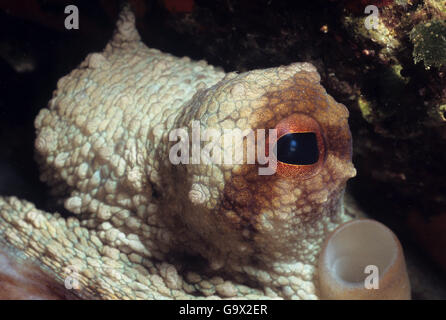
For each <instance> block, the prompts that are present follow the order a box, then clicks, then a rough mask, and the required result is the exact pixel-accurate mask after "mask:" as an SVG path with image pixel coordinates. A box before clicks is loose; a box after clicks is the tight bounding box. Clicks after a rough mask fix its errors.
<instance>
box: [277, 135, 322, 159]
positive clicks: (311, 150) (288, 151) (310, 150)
mask: <svg viewBox="0 0 446 320" xmlns="http://www.w3.org/2000/svg"><path fill="white" fill-rule="evenodd" d="M276 157H277V160H278V161H280V162H283V163H287V164H294V165H310V164H315V163H316V162H317V161H318V159H319V149H318V147H317V137H316V134H315V133H314V132H297V133H288V134H286V135H284V136H282V137H280V139H279V140H278V141H277V154H276Z"/></svg>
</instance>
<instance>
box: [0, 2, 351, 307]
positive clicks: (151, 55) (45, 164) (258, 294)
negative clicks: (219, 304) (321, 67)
mask: <svg viewBox="0 0 446 320" xmlns="http://www.w3.org/2000/svg"><path fill="white" fill-rule="evenodd" d="M319 82H320V77H319V74H318V73H317V71H316V68H315V67H314V66H313V65H311V64H310V63H294V64H291V65H288V66H281V67H276V68H270V69H264V70H253V71H249V72H244V73H235V72H231V73H225V72H223V71H221V70H220V69H218V68H215V67H213V66H210V65H208V64H207V63H206V62H204V61H198V62H196V61H191V59H189V58H187V57H185V58H177V57H174V56H172V55H170V54H166V53H162V52H160V51H159V50H156V49H150V48H148V47H147V46H146V45H145V44H144V43H143V42H142V41H141V39H140V36H139V34H138V32H137V30H136V28H135V18H134V15H133V13H132V12H131V10H130V8H129V7H125V8H124V9H123V10H122V12H121V14H120V17H119V20H118V22H117V27H116V30H115V33H114V35H113V37H112V39H111V41H110V42H109V43H108V44H107V46H106V47H105V49H104V50H103V52H100V53H91V54H89V55H88V56H87V57H86V58H85V60H84V61H83V62H82V63H81V64H80V65H79V66H78V68H76V69H75V70H73V71H72V72H71V73H69V74H68V75H66V76H64V77H63V78H61V79H60V80H59V81H58V83H57V89H56V90H55V91H54V94H53V98H52V99H51V100H50V101H49V103H48V106H47V108H44V109H42V110H41V111H40V113H39V115H38V116H37V118H36V119H35V127H36V140H35V150H36V161H37V162H38V164H39V167H40V168H41V175H40V178H41V180H42V181H44V182H46V183H47V184H48V185H49V186H50V187H51V189H52V192H53V195H54V197H55V199H59V200H61V201H63V205H64V207H65V208H66V209H67V210H68V211H69V212H70V214H69V215H62V214H60V213H57V212H56V213H48V212H45V211H42V210H40V209H38V208H36V207H35V206H34V205H33V204H32V203H30V202H28V201H25V200H21V199H18V198H16V197H1V196H0V247H1V248H2V249H1V251H0V261H1V260H2V259H3V260H5V259H6V260H7V261H9V262H8V263H10V265H12V264H13V263H16V264H18V265H20V266H22V267H23V268H25V267H26V266H35V270H34V271H33V272H37V273H38V274H39V275H40V277H41V278H42V279H44V278H45V279H47V281H40V283H44V284H43V286H45V287H46V288H51V289H52V290H53V291H54V290H56V289H55V288H58V289H57V290H59V291H60V292H64V290H65V291H66V292H68V293H61V294H62V295H67V294H70V295H72V296H73V297H79V298H85V299H197V298H198V299H199V298H211V299H218V298H248V299H261V298H263V299H271V298H272V299H275V298H283V299H318V298H320V286H319V282H318V267H317V263H318V257H319V254H320V252H321V248H322V246H323V243H324V241H325V239H326V237H327V235H328V234H329V233H330V232H332V231H333V230H334V229H336V227H338V226H339V225H340V224H342V223H344V222H347V221H348V220H350V219H351V218H350V217H349V216H348V215H347V214H346V213H345V212H344V208H343V195H344V189H345V186H346V182H347V180H348V179H349V178H352V177H354V176H355V174H356V171H355V169H354V166H353V164H352V161H351V158H352V147H351V134H350V130H349V126H348V115H349V114H348V111H347V109H346V107H345V106H344V105H342V104H340V103H337V102H336V101H335V100H334V99H333V98H332V97H331V96H330V95H328V94H327V93H326V91H325V89H324V88H323V87H322V86H321V85H320V83H319ZM194 126H195V129H198V130H199V131H198V134H197V133H194V132H192V134H188V133H189V132H190V129H191V128H193V127H194ZM180 129H181V130H180ZM208 129H215V130H216V131H218V132H223V134H221V135H219V136H217V137H216V138H215V137H214V140H213V141H214V142H216V143H215V144H214V145H215V146H217V147H216V148H215V149H213V150H214V151H213V154H214V155H216V154H218V153H219V152H220V154H226V153H227V152H232V153H233V154H238V155H240V154H242V158H243V160H244V161H243V162H242V163H226V162H218V161H205V160H206V159H207V160H209V159H208V158H206V157H204V156H203V152H202V153H199V154H198V157H197V156H195V158H194V156H193V157H192V160H191V161H190V162H189V163H188V161H187V160H188V159H185V158H183V156H185V155H186V156H187V155H188V152H189V151H188V150H189V148H188V147H189V146H190V141H189V140H190V139H189V140H187V139H186V138H190V137H191V136H192V140H193V138H194V137H195V138H197V137H198V139H199V140H200V139H201V140H202V141H209V140H211V138H210V137H203V134H200V132H201V133H203V132H206V130H208ZM270 129H275V130H276V131H275V132H277V136H276V137H274V135H273V134H272V133H271V134H270V133H269V132H270V131H268V130H270ZM231 130H232V131H234V130H240V131H241V132H247V131H250V132H251V131H252V132H263V133H265V135H264V136H263V138H262V135H258V136H257V137H255V140H253V141H255V142H259V141H260V142H262V141H264V144H263V145H264V150H263V149H262V148H261V147H256V148H257V151H258V150H260V151H262V150H263V151H265V152H264V153H265V155H267V156H268V158H269V159H270V162H269V164H271V163H273V164H274V169H275V170H274V172H273V173H272V174H271V173H270V174H260V172H261V169H265V168H267V166H268V163H266V164H265V162H263V163H261V162H260V160H259V159H260V157H259V156H258V155H259V152H258V153H257V156H256V159H255V163H254V164H252V163H245V162H246V161H245V160H247V157H248V156H247V155H246V154H244V155H243V150H244V148H246V147H247V145H248V139H244V140H242V141H241V142H240V143H232V144H223V143H222V144H220V143H219V142H221V141H223V140H224V138H225V134H226V133H227V132H230V131H231ZM262 130H263V131H262ZM192 131H193V130H192ZM208 131H209V130H208ZM175 132H176V133H178V132H180V133H181V134H175ZM185 132H186V136H185V134H184V133H185ZM187 136H189V137H187ZM183 138H184V139H183ZM203 139H204V140H203ZM206 139H207V140H206ZM262 139H263V140H262ZM258 145H260V146H262V144H261V143H260V144H258ZM273 145H274V146H275V147H274V148H273V149H272V151H268V150H270V149H268V147H271V146H273ZM193 148H194V146H192V152H191V153H194V150H193ZM195 151H196V150H195ZM201 151H203V149H202V150H201ZM195 153H196V152H195ZM272 153H273V154H274V157H273V156H272ZM178 154H181V157H180V160H181V161H180V162H179V163H173V162H175V161H172V159H177V158H178V157H177V156H178ZM260 154H261V152H260ZM203 158H206V159H203ZM257 158H259V159H257ZM194 159H195V162H194ZM183 160H185V161H183ZM257 160H258V161H257ZM177 162H178V161H177ZM11 268H13V267H11ZM36 270H37V271H36ZM27 272H28V274H29V272H31V271H29V270H28V271H26V272H25V273H27ZM34 278H35V276H34ZM0 279H1V278H0ZM0 283H2V282H1V280H0ZM3 285H4V286H7V285H8V282H7V281H6V282H5V281H4V282H3ZM9 285H12V284H11V283H9ZM31 296H32V295H31Z"/></svg>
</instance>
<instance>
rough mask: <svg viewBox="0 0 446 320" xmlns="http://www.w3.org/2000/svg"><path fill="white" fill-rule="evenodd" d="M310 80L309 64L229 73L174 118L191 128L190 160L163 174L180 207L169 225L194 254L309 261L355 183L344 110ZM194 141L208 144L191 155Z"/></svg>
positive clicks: (259, 260) (260, 260) (313, 74)
mask: <svg viewBox="0 0 446 320" xmlns="http://www.w3.org/2000/svg"><path fill="white" fill-rule="evenodd" d="M319 80H320V78H319V75H318V73H317V72H316V69H315V68H314V67H313V66H312V65H311V64H308V63H296V64H292V65H290V66H287V67H279V68H273V69H267V70H262V71H251V72H247V73H243V74H239V75H237V74H234V73H232V74H228V75H227V76H226V77H225V78H224V79H223V80H222V81H220V82H219V83H217V84H216V85H214V86H213V87H211V88H209V89H207V90H203V91H199V92H198V93H196V94H195V96H194V98H193V99H192V100H191V102H190V103H189V106H188V107H187V108H185V110H184V112H183V113H182V114H181V115H179V117H178V118H177V119H176V125H178V127H189V128H192V139H191V140H192V141H191V143H190V145H189V146H191V148H189V150H192V152H191V157H190V159H191V161H190V162H189V163H188V164H182V165H179V166H172V169H171V170H175V171H176V172H175V174H173V175H170V176H175V177H177V186H180V185H182V186H183V187H179V188H178V190H184V191H183V192H184V194H183V195H182V196H183V197H184V199H185V201H183V207H182V208H181V210H179V211H177V212H181V214H178V215H175V219H176V221H177V222H178V221H179V223H180V224H182V226H183V227H185V228H184V229H186V230H188V233H190V234H193V235H194V237H195V240H198V241H197V242H199V243H200V245H194V246H193V247H194V248H200V249H199V251H200V253H201V254H203V255H205V256H210V255H212V256H213V257H215V256H223V257H225V258H224V259H226V260H228V259H229V260H234V259H236V260H243V261H244V262H245V263H246V262H248V263H268V262H272V261H278V260H279V261H287V260H290V259H292V260H299V261H302V260H303V261H305V260H307V261H308V260H313V259H314V256H315V254H316V253H317V250H316V248H318V247H319V246H320V244H321V242H322V241H323V239H324V235H325V233H326V232H327V230H328V229H330V227H331V226H334V225H335V222H336V220H337V219H339V216H340V215H341V214H342V201H341V200H342V196H343V191H344V188H345V184H346V181H347V180H348V179H349V178H351V177H353V176H354V175H355V169H354V167H353V165H352V162H351V149H352V147H351V135H350V131H349V127H348V121H347V119H348V111H347V109H346V108H345V107H344V106H343V105H342V104H339V103H337V102H335V101H334V99H333V98H332V97H330V96H329V95H328V94H327V93H326V92H325V90H324V88H323V87H322V86H321V85H320V84H319ZM194 129H196V130H195V131H194ZM197 130H198V131H199V132H198V133H197ZM194 137H195V138H196V140H195V142H196V141H197V140H200V141H201V142H203V140H204V141H208V143H207V144H205V145H204V146H202V144H199V146H198V147H197V146H195V148H194ZM173 144H174V143H173V142H171V144H170V147H171V148H172V147H174V145H173ZM171 150H173V149H171ZM197 150H198V155H197ZM174 151H175V152H176V151H178V150H174ZM183 155H184V154H183ZM194 157H195V161H194ZM237 157H238V161H237ZM228 160H229V161H228ZM231 160H232V161H231ZM179 181H183V182H179ZM183 184H184V185H183ZM180 193H181V191H178V192H177V193H176V195H175V196H176V197H178V196H180ZM170 201H173V199H170ZM313 251H314V253H313ZM247 260H248V261H247Z"/></svg>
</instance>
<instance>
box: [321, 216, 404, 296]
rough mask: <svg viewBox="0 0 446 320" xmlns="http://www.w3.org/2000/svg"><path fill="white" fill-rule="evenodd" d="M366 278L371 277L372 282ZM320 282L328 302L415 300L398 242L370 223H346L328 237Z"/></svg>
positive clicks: (366, 220) (384, 227)
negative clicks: (331, 300) (336, 300)
mask: <svg viewBox="0 0 446 320" xmlns="http://www.w3.org/2000/svg"><path fill="white" fill-rule="evenodd" d="M364 274H370V276H368V277H367V278H369V279H367V278H365V279H364ZM374 276H375V278H374V279H373V277H374ZM319 279H320V283H321V286H320V287H321V297H322V298H324V299H344V300H346V299H347V300H350V299H363V300H364V299H375V300H384V299H395V300H399V299H404V300H408V299H410V296H411V293H410V283H409V277H408V275H407V270H406V263H405V259H404V254H403V248H402V247H401V244H400V242H399V241H398V238H397V237H396V235H395V234H394V233H393V232H392V231H391V230H390V229H389V228H387V227H386V226H385V225H383V224H381V223H379V222H377V221H373V220H369V219H357V220H354V221H349V222H346V223H345V224H343V225H341V226H339V227H338V228H337V229H336V230H335V231H333V232H332V233H331V234H330V235H329V236H328V237H327V240H326V241H325V243H324V246H323V248H322V252H321V255H320V256H319ZM363 279H364V285H362V284H361V281H362V280H363ZM367 286H370V287H367Z"/></svg>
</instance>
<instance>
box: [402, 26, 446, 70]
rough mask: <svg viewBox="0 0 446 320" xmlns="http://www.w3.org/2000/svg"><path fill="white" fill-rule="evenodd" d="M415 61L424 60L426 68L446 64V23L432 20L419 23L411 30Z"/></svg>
mask: <svg viewBox="0 0 446 320" xmlns="http://www.w3.org/2000/svg"><path fill="white" fill-rule="evenodd" d="M410 40H411V41H412V43H413V45H414V50H413V57H414V61H415V63H418V62H420V61H423V63H424V65H425V67H426V69H429V68H430V67H432V66H433V67H437V68H439V67H441V66H443V65H446V23H445V22H444V21H440V20H432V21H428V22H425V23H424V22H423V23H420V24H418V25H417V26H415V27H414V28H413V30H412V31H411V32H410Z"/></svg>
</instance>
